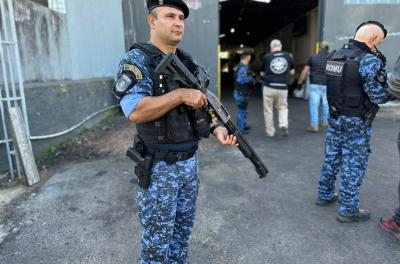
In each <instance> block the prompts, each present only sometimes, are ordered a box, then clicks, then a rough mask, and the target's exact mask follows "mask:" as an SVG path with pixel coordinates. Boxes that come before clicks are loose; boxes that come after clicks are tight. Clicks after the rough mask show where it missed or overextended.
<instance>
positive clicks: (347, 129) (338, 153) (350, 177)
mask: <svg viewBox="0 0 400 264" xmlns="http://www.w3.org/2000/svg"><path fill="white" fill-rule="evenodd" d="M370 138H371V128H370V127H367V126H365V123H364V121H363V120H362V119H361V118H359V117H346V116H339V118H338V119H333V118H329V128H328V133H327V136H326V142H325V161H324V164H323V166H322V170H321V175H320V180H319V188H318V193H319V198H320V199H321V200H331V199H332V198H333V195H334V192H335V181H336V175H337V174H338V173H339V172H341V179H340V182H339V214H345V213H354V212H356V211H357V210H358V208H359V204H360V200H359V196H360V186H361V183H362V180H363V178H364V175H365V171H366V169H367V165H368V156H369V141H370Z"/></svg>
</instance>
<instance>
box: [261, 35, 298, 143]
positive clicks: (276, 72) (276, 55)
mask: <svg viewBox="0 0 400 264" xmlns="http://www.w3.org/2000/svg"><path fill="white" fill-rule="evenodd" d="M270 48H271V53H268V54H266V55H265V56H264V58H263V61H262V65H261V72H260V75H261V77H263V79H264V86H263V98H264V99H263V103H264V119H265V130H266V133H267V136H269V137H273V136H274V135H275V127H274V112H273V108H274V107H275V108H276V109H277V110H278V118H279V129H280V130H281V134H282V135H283V136H287V135H288V134H289V130H288V129H289V120H288V117H289V111H288V103H287V97H288V82H289V74H290V75H294V73H295V72H294V65H293V57H292V55H291V54H289V53H288V52H286V51H282V43H281V41H280V40H279V39H274V40H272V41H271V44H270Z"/></svg>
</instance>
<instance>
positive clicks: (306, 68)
mask: <svg viewBox="0 0 400 264" xmlns="http://www.w3.org/2000/svg"><path fill="white" fill-rule="evenodd" d="M309 72H310V66H308V65H305V66H304V68H303V71H302V72H301V74H300V77H299V80H298V81H297V83H298V84H302V83H303V82H304V80H305V79H306V78H307V74H308V73H309Z"/></svg>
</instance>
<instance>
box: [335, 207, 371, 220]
mask: <svg viewBox="0 0 400 264" xmlns="http://www.w3.org/2000/svg"><path fill="white" fill-rule="evenodd" d="M370 217H371V213H370V212H369V211H368V210H365V209H358V211H356V212H355V213H352V214H350V213H346V214H343V215H341V214H337V215H336V220H338V221H339V222H342V223H351V222H364V221H367V220H369V219H370Z"/></svg>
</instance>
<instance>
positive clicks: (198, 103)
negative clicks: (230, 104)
mask: <svg viewBox="0 0 400 264" xmlns="http://www.w3.org/2000/svg"><path fill="white" fill-rule="evenodd" d="M179 90H180V92H181V98H182V101H183V103H184V104H186V105H188V106H190V107H192V108H194V109H197V108H201V107H204V106H207V97H206V96H205V94H203V93H202V92H201V91H200V90H195V89H186V88H181V89H179Z"/></svg>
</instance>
